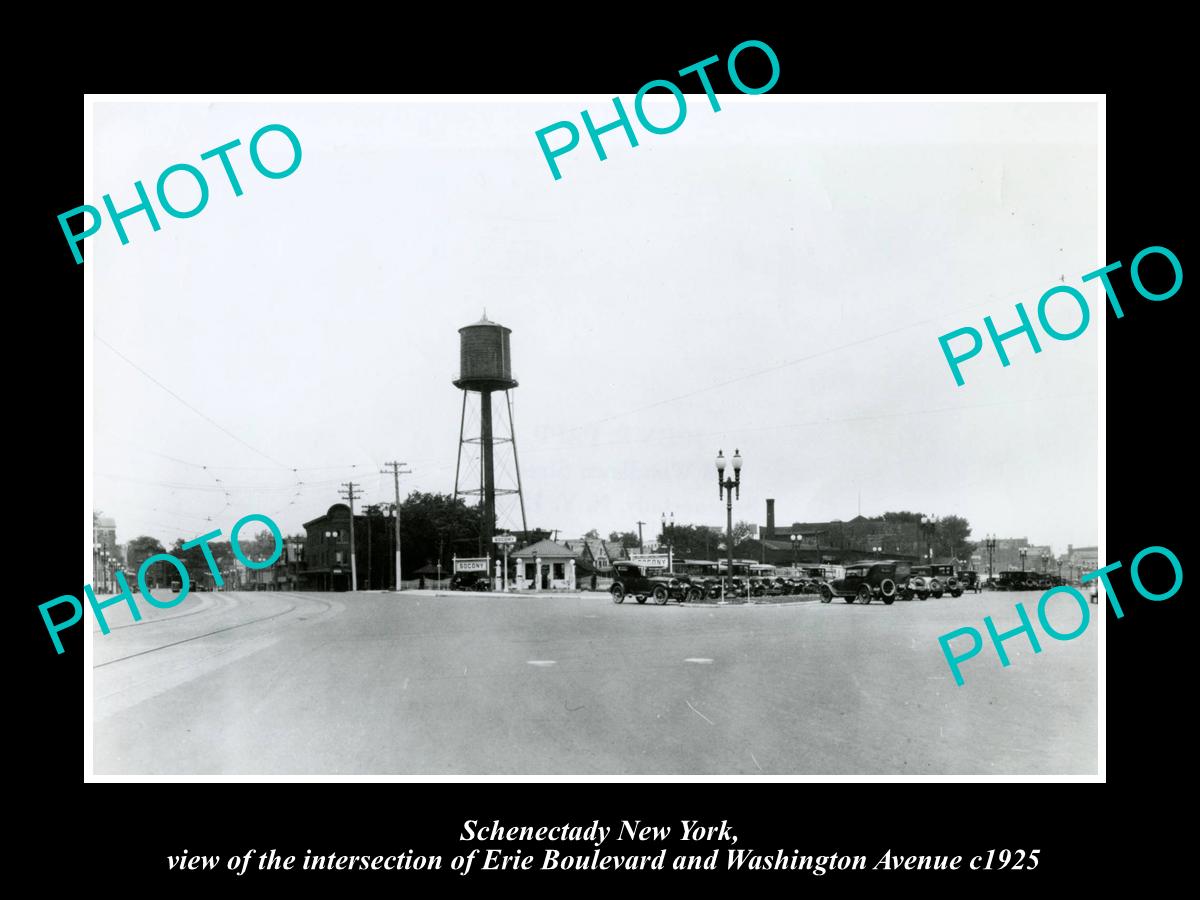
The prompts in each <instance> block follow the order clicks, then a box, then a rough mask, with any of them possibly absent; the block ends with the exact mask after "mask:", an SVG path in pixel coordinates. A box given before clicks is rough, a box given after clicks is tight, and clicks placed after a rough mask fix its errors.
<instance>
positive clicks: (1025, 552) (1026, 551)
mask: <svg viewBox="0 0 1200 900" xmlns="http://www.w3.org/2000/svg"><path fill="white" fill-rule="evenodd" d="M1028 553H1029V550H1027V549H1026V548H1025V547H1022V548H1021V550H1020V555H1021V574H1022V575H1024V574H1025V556H1026V554H1028Z"/></svg>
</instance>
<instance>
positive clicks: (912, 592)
mask: <svg viewBox="0 0 1200 900" xmlns="http://www.w3.org/2000/svg"><path fill="white" fill-rule="evenodd" d="M942 590H943V586H942V583H941V582H940V581H939V580H938V579H937V576H935V575H934V574H933V567H932V566H913V567H912V568H911V569H910V570H909V576H908V580H907V581H906V582H904V584H902V585H901V591H900V592H901V596H903V598H904V599H905V600H912V599H914V598H915V599H917V600H928V599H929V598H930V597H940V596H942Z"/></svg>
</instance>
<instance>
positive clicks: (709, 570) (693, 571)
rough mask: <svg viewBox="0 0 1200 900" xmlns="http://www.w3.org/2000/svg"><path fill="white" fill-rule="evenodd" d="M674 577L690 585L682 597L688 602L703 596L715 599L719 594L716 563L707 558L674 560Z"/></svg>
mask: <svg viewBox="0 0 1200 900" xmlns="http://www.w3.org/2000/svg"><path fill="white" fill-rule="evenodd" d="M675 577H676V578H678V579H679V580H680V581H683V582H686V583H687V584H688V585H690V586H691V588H692V589H691V590H689V591H686V592H685V594H684V599H685V600H687V601H690V602H695V601H696V600H702V599H703V598H705V597H708V598H709V599H712V600H716V599H717V598H718V597H720V596H721V578H720V576H719V575H718V574H717V564H716V563H715V562H712V561H710V560H707V559H684V560H676V561H675Z"/></svg>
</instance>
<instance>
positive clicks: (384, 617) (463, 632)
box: [93, 592, 1103, 776]
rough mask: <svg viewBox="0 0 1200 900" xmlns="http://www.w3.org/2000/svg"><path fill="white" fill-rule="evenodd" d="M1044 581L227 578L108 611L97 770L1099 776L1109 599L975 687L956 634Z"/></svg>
mask: <svg viewBox="0 0 1200 900" xmlns="http://www.w3.org/2000/svg"><path fill="white" fill-rule="evenodd" d="M1037 598H1038V594H1036V593H1033V592H1029V593H1023V594H1002V593H984V594H978V595H976V594H968V595H965V596H963V597H961V598H958V599H952V598H948V597H947V598H943V599H941V600H929V601H927V602H925V603H919V602H911V603H905V602H898V603H895V604H894V605H892V606H882V605H880V604H877V603H873V604H871V605H869V606H860V605H847V604H845V603H842V602H841V601H837V600H835V601H834V602H833V603H831V604H823V603H816V602H807V603H800V604H796V605H788V606H728V607H711V606H710V607H703V606H696V607H680V606H678V605H676V604H674V603H672V604H669V605H667V606H661V607H660V606H654V605H652V604H646V605H645V606H639V605H637V604H636V603H633V602H630V601H627V602H626V603H625V604H623V605H621V606H616V605H614V604H613V603H611V602H610V601H609V599H608V598H607V596H606V595H602V594H582V595H574V596H556V597H544V596H539V597H532V596H531V597H496V596H486V595H485V596H475V595H458V596H445V595H442V596H434V595H432V592H425V593H420V592H405V593H404V594H402V595H396V594H376V593H357V594H348V593H341V594H318V593H241V594H238V593H215V594H192V595H191V596H189V597H187V598H186V599H185V600H184V601H183V603H182V604H180V606H178V607H176V608H175V609H172V610H153V609H151V610H147V611H146V620H145V621H143V622H141V623H137V624H132V623H129V620H128V618H127V614H126V613H124V612H123V611H120V610H118V608H117V607H112V608H111V609H110V610H109V611H110V612H111V613H112V616H111V617H110V620H111V622H110V624H112V625H113V626H114V628H113V631H112V633H111V634H109V635H107V636H102V635H100V634H99V632H98V630H97V631H96V632H95V633H94V635H93V646H94V651H95V659H94V663H95V668H94V678H95V683H94V690H95V757H94V758H95V771H96V773H97V774H98V775H115V774H227V775H228V774H248V775H254V774H414V775H433V776H452V775H489V774H499V775H526V774H527V775H538V774H563V775H589V774H647V775H689V774H712V775H720V774H750V775H755V774H758V773H766V774H905V775H908V774H911V775H925V774H928V775H937V774H951V775H959V774H985V775H986V774H1063V773H1081V774H1082V773H1091V774H1094V773H1095V772H1096V762H1097V760H1096V728H1097V724H1096V721H1097V693H1096V674H1097V628H1096V623H1095V615H1093V621H1092V624H1091V625H1090V626H1089V627H1088V630H1087V632H1086V633H1085V634H1084V635H1083V636H1082V637H1080V638H1078V639H1076V640H1074V641H1069V642H1065V643H1063V642H1058V641H1053V640H1049V639H1047V638H1045V637H1044V636H1043V638H1042V645H1043V650H1042V652H1041V653H1040V654H1037V655H1035V654H1034V653H1033V652H1032V650H1031V648H1030V646H1029V644H1028V642H1027V640H1026V639H1025V638H1023V637H1021V638H1016V639H1013V640H1011V641H1009V642H1008V643H1007V645H1006V646H1007V648H1008V652H1009V655H1010V657H1011V659H1012V665H1011V666H1010V667H1009V668H1007V669H1005V668H1001V666H1000V664H999V662H998V661H997V659H996V657H995V654H994V651H992V650H991V648H990V646H988V647H986V648H985V650H984V652H983V653H981V654H980V655H979V656H977V657H976V658H975V659H973V660H971V661H970V662H968V663H966V664H965V665H964V674H965V678H966V684H965V685H964V686H963V687H958V686H956V685H955V684H954V681H953V680H952V678H951V675H950V672H949V669H948V667H947V665H946V662H945V660H944V658H943V656H942V654H941V651H940V649H939V647H938V644H937V637H938V635H940V634H943V633H945V632H947V631H950V630H952V629H954V628H957V627H960V626H964V625H974V626H975V627H977V628H979V629H980V630H981V631H982V629H983V626H982V619H983V616H984V615H988V614H992V615H993V616H995V617H996V622H997V626H998V628H1000V629H1001V630H1005V629H1006V628H1011V627H1013V626H1014V625H1016V624H1018V623H1017V618H1016V614H1015V612H1014V610H1013V604H1014V603H1015V602H1016V601H1017V600H1023V601H1025V604H1026V607H1027V608H1029V609H1030V614H1031V616H1034V617H1035V613H1034V608H1035V607H1036V603H1037ZM1098 609H1100V610H1102V609H1103V608H1102V607H1096V606H1092V607H1091V610H1092V612H1093V614H1095V612H1096V611H1097V610H1098ZM1072 616H1074V617H1075V618H1072ZM1034 620H1035V622H1036V617H1035V619H1034ZM1051 621H1052V623H1054V624H1056V625H1057V627H1058V628H1059V630H1060V631H1064V632H1065V631H1070V630H1071V629H1072V628H1073V627H1074V625H1075V624H1077V623H1078V613H1077V612H1073V611H1071V610H1070V608H1069V607H1067V606H1066V605H1065V604H1064V606H1063V608H1062V615H1061V617H1060V616H1058V615H1056V614H1053V613H1052V616H1051Z"/></svg>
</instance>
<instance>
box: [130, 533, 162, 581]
mask: <svg viewBox="0 0 1200 900" xmlns="http://www.w3.org/2000/svg"><path fill="white" fill-rule="evenodd" d="M166 552H167V549H166V548H165V547H164V546H163V545H162V544H160V543H159V541H158V538H152V537H150V536H149V535H146V534H143V535H141V536H140V537H135V538H132V539H131V540H130V541H129V543H128V544H126V545H125V566H126V568H127V570H128V571H130V572H132V573H133V574H134V575H137V573H138V570H139V569H140V568H141V567H142V563H144V562H145V561H146V560H147V559H149V558H150V557H151V556H155V555H156V554H159V553H166ZM130 587H132V588H133V589H134V590H137V587H136V586H135V585H130Z"/></svg>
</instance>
